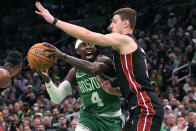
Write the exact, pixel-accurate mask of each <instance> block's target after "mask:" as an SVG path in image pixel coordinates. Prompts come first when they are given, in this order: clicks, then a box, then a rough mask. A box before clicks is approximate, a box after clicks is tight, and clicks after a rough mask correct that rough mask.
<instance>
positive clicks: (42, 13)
mask: <svg viewBox="0 0 196 131" xmlns="http://www.w3.org/2000/svg"><path fill="white" fill-rule="evenodd" d="M35 6H36V8H37V9H38V11H35V13H36V14H38V15H40V16H42V17H43V18H44V19H45V20H46V21H47V22H48V23H50V24H52V22H53V21H54V17H53V16H52V15H51V14H50V12H49V11H48V10H47V9H45V8H44V7H43V6H42V5H41V3H40V2H37V1H36V3H35Z"/></svg>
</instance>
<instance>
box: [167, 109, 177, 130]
mask: <svg viewBox="0 0 196 131" xmlns="http://www.w3.org/2000/svg"><path fill="white" fill-rule="evenodd" d="M167 122H168V126H167V127H166V128H165V129H166V130H167V131H170V130H171V128H173V127H174V126H176V116H175V115H174V114H173V113H170V114H169V116H168V118H167Z"/></svg>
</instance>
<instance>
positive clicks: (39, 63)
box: [27, 43, 54, 70]
mask: <svg viewBox="0 0 196 131" xmlns="http://www.w3.org/2000/svg"><path fill="white" fill-rule="evenodd" d="M48 48H49V47H47V46H44V44H43V43H38V44H35V45H33V46H32V47H31V48H30V49H29V51H28V55H27V60H28V63H29V65H30V66H31V67H32V68H34V69H39V70H44V69H49V68H50V67H51V66H52V65H53V64H54V57H53V56H51V57H48V55H49V54H50V52H47V51H44V49H48Z"/></svg>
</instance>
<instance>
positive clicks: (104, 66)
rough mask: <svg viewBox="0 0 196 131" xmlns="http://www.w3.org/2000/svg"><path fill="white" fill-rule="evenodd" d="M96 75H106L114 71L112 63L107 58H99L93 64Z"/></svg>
mask: <svg viewBox="0 0 196 131" xmlns="http://www.w3.org/2000/svg"><path fill="white" fill-rule="evenodd" d="M93 65H94V69H95V70H96V72H97V73H96V74H101V73H106V72H109V71H112V70H113V69H114V65H113V62H112V60H111V59H110V58H108V57H99V58H97V60H96V61H95V62H93Z"/></svg>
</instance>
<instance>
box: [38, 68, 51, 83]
mask: <svg viewBox="0 0 196 131" xmlns="http://www.w3.org/2000/svg"><path fill="white" fill-rule="evenodd" d="M37 72H38V74H39V75H40V76H41V77H42V79H43V80H44V82H46V83H49V82H50V76H49V74H48V70H37Z"/></svg>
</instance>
